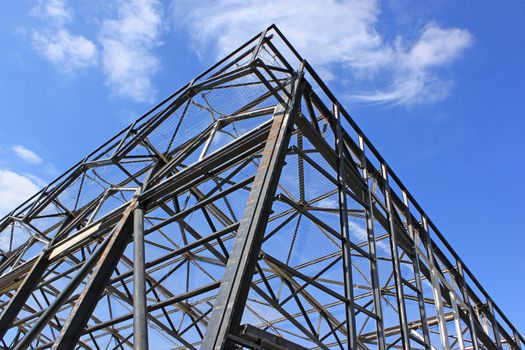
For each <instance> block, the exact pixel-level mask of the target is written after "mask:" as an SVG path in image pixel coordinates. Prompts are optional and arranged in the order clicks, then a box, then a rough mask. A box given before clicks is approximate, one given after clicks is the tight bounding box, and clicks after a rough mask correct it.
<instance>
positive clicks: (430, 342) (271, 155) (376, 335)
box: [0, 25, 525, 350]
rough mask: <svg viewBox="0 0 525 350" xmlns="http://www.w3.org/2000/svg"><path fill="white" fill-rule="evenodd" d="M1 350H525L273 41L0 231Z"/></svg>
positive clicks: (395, 182)
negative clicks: (77, 349)
mask: <svg viewBox="0 0 525 350" xmlns="http://www.w3.org/2000/svg"><path fill="white" fill-rule="evenodd" d="M0 242H2V244H1V246H0V310H1V314H0V338H1V341H0V347H4V348H14V349H17V350H22V349H72V348H79V349H130V348H134V349H147V348H148V345H150V346H153V345H154V346H156V347H157V348H171V349H205V350H212V349H213V350H219V349H261V350H262V349H272V350H273V349H274V350H282V349H357V348H359V349H383V350H386V349H395V348H399V349H418V348H419V349H474V350H477V349H522V348H523V347H524V345H525V339H524V338H523V336H522V335H521V334H520V332H519V331H518V330H517V329H516V328H515V327H514V326H513V325H512V324H511V323H510V321H509V320H508V319H507V318H506V317H505V315H504V314H503V313H502V311H501V310H500V309H499V308H498V306H497V305H496V304H495V303H494V301H493V300H492V298H490V296H489V295H488V294H487V293H486V291H485V290H484V289H483V288H482V286H481V285H480V283H479V282H478V281H477V280H476V278H475V277H474V276H473V274H472V273H471V272H470V270H469V269H468V268H467V267H466V265H465V263H464V262H463V261H462V260H461V259H460V258H459V256H458V255H457V254H456V253H455V251H454V250H453V249H452V247H451V246H450V245H449V244H448V243H447V241H446V240H445V238H444V237H443V235H442V234H441V233H440V232H439V230H438V229H437V228H436V226H435V225H434V223H433V222H432V221H431V220H430V219H429V218H428V216H427V214H426V213H425V212H424V211H423V209H422V208H421V207H420V206H419V204H418V203H417V202H416V200H415V199H414V198H413V196H412V195H411V194H410V192H409V191H408V190H407V188H406V187H405V186H404V185H403V184H402V183H401V181H400V180H399V178H398V177H397V176H396V175H395V173H394V172H393V171H392V170H391V168H390V166H389V165H388V164H387V163H386V161H385V160H384V159H383V158H382V157H381V155H380V154H379V153H378V151H377V150H376V149H375V148H374V146H373V145H372V144H371V142H370V141H369V140H368V138H367V137H366V136H365V135H364V134H363V132H362V131H361V130H360V129H359V127H358V126H357V125H356V123H355V122H354V121H353V119H352V118H351V116H350V115H349V114H348V112H347V111H346V110H345V109H344V108H343V106H342V105H341V104H340V102H339V101H338V100H337V99H336V98H335V96H334V95H333V94H332V93H331V92H330V90H329V89H328V87H327V86H326V85H325V84H324V83H323V82H322V80H321V79H320V78H319V76H318V75H317V74H316V72H315V70H313V68H312V67H311V66H310V64H309V63H308V62H307V61H306V60H304V59H303V58H302V57H301V56H300V55H299V53H298V52H297V51H296V50H295V49H294V48H293V46H291V44H290V43H289V42H288V40H287V39H286V38H285V37H284V36H283V35H282V33H281V32H280V31H279V29H278V28H277V27H276V26H273V25H272V26H270V27H268V28H267V29H266V30H264V31H263V32H262V33H260V34H258V35H256V36H254V37H253V38H252V39H251V40H249V41H248V42H246V43H245V44H244V45H242V46H241V47H239V48H238V49H237V50H235V51H233V52H232V53H231V54H229V55H228V56H227V57H225V58H224V59H222V60H221V61H219V62H218V63H217V64H215V65H213V66H212V67H210V68H209V69H208V70H206V71H205V72H204V73H202V74H201V75H199V76H198V77H196V78H195V79H193V80H192V81H191V82H189V83H188V84H186V85H185V86H184V87H182V88H181V89H180V90H178V91H177V92H175V93H174V94H172V95H171V96H169V97H168V98H167V99H166V100H164V101H162V102H161V103H160V104H159V105H157V106H156V107H155V108H153V109H152V110H151V111H149V112H148V113H146V114H145V115H144V116H143V117H141V118H140V119H139V120H137V121H136V122H134V123H132V124H131V125H130V126H129V127H127V128H125V129H124V130H122V131H121V132H120V133H118V134H117V135H116V136H115V137H113V138H111V139H110V140H109V141H107V142H106V143H105V144H104V145H102V146H101V147H99V148H98V149H97V150H95V151H94V152H92V153H91V154H89V155H88V156H87V157H85V158H84V159H83V160H82V161H80V162H79V163H78V164H76V165H75V166H73V167H72V168H71V169H69V170H68V171H67V172H66V173H64V174H63V175H62V176H60V177H59V178H58V179H57V180H55V181H54V182H52V183H51V184H50V185H48V186H46V187H45V188H44V189H43V190H42V191H40V192H39V193H38V194H36V195H35V196H33V197H32V198H30V199H29V200H28V201H26V202H25V203H24V204H22V205H21V206H20V207H18V208H17V209H15V210H13V211H12V212H11V213H10V214H9V215H8V216H6V217H5V218H4V219H2V220H1V221H0Z"/></svg>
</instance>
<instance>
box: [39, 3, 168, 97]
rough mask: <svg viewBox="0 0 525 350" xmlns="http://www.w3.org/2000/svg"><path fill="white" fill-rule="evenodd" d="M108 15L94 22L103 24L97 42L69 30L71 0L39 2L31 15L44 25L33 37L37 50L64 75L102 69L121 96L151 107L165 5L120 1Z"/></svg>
mask: <svg viewBox="0 0 525 350" xmlns="http://www.w3.org/2000/svg"><path fill="white" fill-rule="evenodd" d="M106 10H107V11H106V12H105V13H104V16H105V18H104V17H103V18H102V19H100V18H96V19H91V20H92V23H100V27H99V28H96V29H95V31H96V32H98V33H99V35H98V37H97V38H96V40H92V39H90V38H88V37H86V36H84V35H77V34H74V33H73V32H72V31H71V30H70V29H69V27H73V25H74V23H73V22H74V20H75V19H76V18H77V17H76V16H75V15H74V12H73V8H72V7H71V6H70V4H68V2H67V1H66V0H39V1H38V3H37V5H36V6H35V7H34V8H33V9H32V11H31V13H32V15H33V16H35V17H37V18H39V19H40V20H41V24H42V25H41V27H39V28H38V29H35V30H34V31H33V36H32V43H33V46H34V48H35V49H36V50H37V51H38V52H39V53H40V54H41V55H42V56H43V57H45V58H46V59H48V60H49V61H50V62H51V63H53V64H54V65H55V66H56V67H57V68H58V69H59V70H60V71H62V72H64V73H68V74H70V73H75V72H77V71H79V70H82V69H85V68H88V67H94V66H99V67H100V68H101V70H102V72H103V73H104V75H105V78H106V82H107V85H108V86H109V87H110V88H111V90H112V91H113V92H114V94H115V95H116V96H120V97H124V98H129V99H132V100H134V101H137V102H150V101H151V100H152V99H153V98H154V96H155V88H154V86H153V84H152V82H151V77H152V76H153V75H154V74H155V73H156V72H157V71H158V70H159V68H160V60H159V59H158V57H157V56H156V54H155V53H154V50H155V48H157V47H158V46H160V45H161V44H162V42H161V35H162V30H163V18H162V16H163V11H162V4H161V3H160V1H158V0H132V1H124V0H119V1H116V2H114V3H110V4H108V5H107V6H106ZM99 58H100V59H101V60H99ZM99 63H101V65H99Z"/></svg>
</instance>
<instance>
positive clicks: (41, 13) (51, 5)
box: [31, 0, 73, 25]
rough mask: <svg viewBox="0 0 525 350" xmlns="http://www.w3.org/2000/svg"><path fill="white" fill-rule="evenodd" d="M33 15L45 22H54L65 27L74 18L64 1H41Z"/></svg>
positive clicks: (34, 9)
mask: <svg viewBox="0 0 525 350" xmlns="http://www.w3.org/2000/svg"><path fill="white" fill-rule="evenodd" d="M31 13H32V14H33V15H34V16H36V17H39V18H41V19H43V20H52V21H53V22H55V23H56V24H57V25H64V24H66V23H67V22H69V21H71V19H72V18H73V13H72V11H71V9H70V8H68V7H67V6H66V2H65V1H64V0H39V1H38V2H37V4H36V5H35V7H34V8H33V10H32V11H31Z"/></svg>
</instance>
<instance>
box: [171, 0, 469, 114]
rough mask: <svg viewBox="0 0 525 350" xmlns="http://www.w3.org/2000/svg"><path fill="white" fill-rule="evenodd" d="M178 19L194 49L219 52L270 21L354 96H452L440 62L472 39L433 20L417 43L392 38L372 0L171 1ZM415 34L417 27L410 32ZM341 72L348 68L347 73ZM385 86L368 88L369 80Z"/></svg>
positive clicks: (411, 99) (397, 99)
mask: <svg viewBox="0 0 525 350" xmlns="http://www.w3.org/2000/svg"><path fill="white" fill-rule="evenodd" d="M172 10H173V12H174V16H175V20H176V21H177V22H178V23H180V24H181V25H182V26H183V27H185V28H186V29H188V30H189V32H190V35H191V37H192V38H193V40H194V47H195V50H196V51H197V52H198V53H199V54H202V53H203V52H204V51H205V50H207V49H208V48H209V47H212V48H213V49H214V50H215V52H216V54H217V55H218V56H222V55H224V54H225V53H226V52H229V51H230V50H232V49H234V48H235V47H237V46H238V45H239V44H241V43H242V42H243V41H245V40H247V39H248V38H249V37H251V36H252V35H254V33H257V32H259V31H260V30H262V29H263V28H264V27H267V26H268V25H269V24H271V23H276V24H277V26H279V28H280V29H281V30H282V31H283V33H284V34H285V35H286V36H287V37H288V38H289V39H290V41H291V42H292V44H293V45H294V46H295V47H296V48H297V49H298V51H299V52H300V53H301V55H302V56H303V57H304V58H306V59H307V60H308V61H310V62H311V63H312V64H313V65H314V66H315V67H317V68H318V69H319V70H320V71H321V72H324V73H323V76H324V77H325V78H328V79H330V78H333V77H335V76H337V75H342V76H344V77H347V78H349V79H351V80H352V83H357V84H351V85H353V86H359V90H360V91H359V92H358V91H352V92H351V95H352V96H351V97H352V99H353V100H359V101H365V102H377V103H398V104H413V103H420V102H432V101H436V100H439V99H442V98H444V97H445V96H446V95H447V92H448V89H449V88H450V86H451V82H449V81H446V80H444V79H442V78H440V77H439V76H438V74H437V73H436V72H435V70H436V68H439V67H442V66H444V65H446V64H448V63H451V62H453V61H454V60H455V59H457V58H458V57H459V56H460V55H461V54H462V53H463V51H464V50H465V48H467V47H468V46H469V45H470V44H471V42H472V36H471V34H470V33H469V32H468V31H467V30H464V29H457V28H450V29H448V28H441V27H439V26H438V25H436V24H428V25H427V26H426V27H425V28H423V30H422V32H421V35H420V36H419V38H418V39H417V40H416V41H415V42H410V41H408V40H405V39H403V38H401V37H398V38H397V39H396V40H395V41H393V42H388V41H387V40H385V38H384V37H383V36H382V35H381V34H380V33H379V32H378V30H377V26H378V21H379V14H380V8H379V5H378V3H377V1H374V0H346V1H340V0H327V1H323V2H322V3H321V2H319V1H315V0H271V1H266V2H263V3H261V2H260V1H256V0H248V1H241V0H224V1H211V0H208V1H202V2H199V5H195V3H193V2H181V1H180V0H177V1H174V2H172ZM409 34H414V33H409ZM341 73H342V74H341ZM372 84H373V85H374V86H379V88H375V89H370V90H372V91H368V92H363V91H366V89H367V87H368V86H370V85H372Z"/></svg>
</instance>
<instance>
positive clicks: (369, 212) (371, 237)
mask: <svg viewBox="0 0 525 350" xmlns="http://www.w3.org/2000/svg"><path fill="white" fill-rule="evenodd" d="M359 149H360V150H361V165H362V166H363V172H362V174H363V180H364V181H365V183H366V184H367V186H366V189H367V190H366V193H365V194H364V196H365V197H366V198H365V200H364V201H365V202H366V204H367V209H366V212H365V217H366V233H367V243H368V251H369V252H370V273H371V275H372V276H371V282H372V293H373V296H374V310H375V313H376V315H377V317H378V319H377V322H376V332H377V347H378V349H379V350H384V349H386V344H385V326H384V322H383V308H382V306H381V285H380V283H379V273H378V267H377V250H376V249H377V247H376V237H375V233H374V208H373V200H372V193H371V191H370V185H369V183H368V181H369V174H368V169H367V160H366V154H365V142H364V139H363V136H362V135H359Z"/></svg>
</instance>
